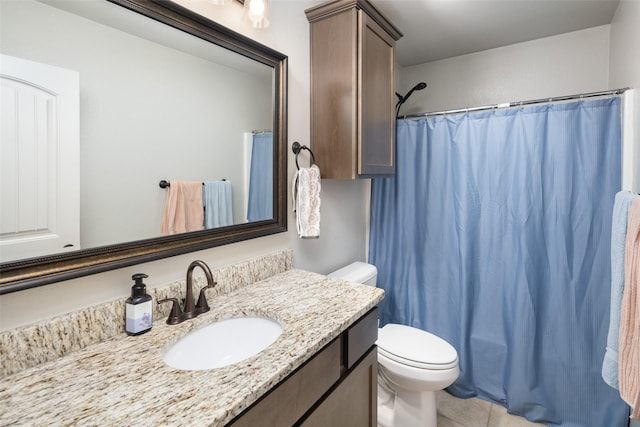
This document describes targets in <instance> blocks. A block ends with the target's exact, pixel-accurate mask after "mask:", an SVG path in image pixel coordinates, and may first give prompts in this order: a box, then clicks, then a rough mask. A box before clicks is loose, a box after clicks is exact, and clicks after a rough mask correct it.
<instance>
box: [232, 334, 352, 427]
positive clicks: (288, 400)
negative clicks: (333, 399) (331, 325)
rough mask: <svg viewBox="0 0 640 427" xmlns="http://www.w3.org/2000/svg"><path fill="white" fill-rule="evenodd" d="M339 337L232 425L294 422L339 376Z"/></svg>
mask: <svg viewBox="0 0 640 427" xmlns="http://www.w3.org/2000/svg"><path fill="white" fill-rule="evenodd" d="M340 350H341V345H340V338H336V339H335V340H333V341H332V342H331V343H330V344H329V345H327V346H326V347H325V348H324V349H323V350H320V352H318V353H317V354H316V355H315V356H314V357H313V358H312V359H311V360H309V361H308V362H307V363H305V364H304V365H302V366H301V367H300V368H298V370H296V371H295V372H294V373H293V374H291V375H290V376H289V377H288V378H286V379H285V380H283V381H282V382H281V383H280V384H279V385H277V386H276V387H275V388H274V389H273V390H272V391H270V392H269V393H268V394H266V395H265V396H264V397H263V398H262V399H261V400H259V401H258V402H257V403H255V404H254V405H253V406H251V407H250V408H249V409H248V410H246V411H245V412H244V413H243V414H241V415H240V416H239V417H238V418H236V419H235V420H233V421H232V422H231V423H230V424H229V426H233V427H240V426H247V427H255V426H291V425H293V424H294V423H295V422H296V421H297V420H298V419H299V418H300V417H302V415H304V414H305V412H307V411H308V410H309V408H311V407H312V406H313V405H314V404H315V403H316V402H317V401H318V400H319V399H320V398H321V397H322V395H324V394H325V393H326V392H327V390H329V389H330V388H331V386H333V385H334V384H335V383H336V382H337V381H338V380H339V379H340Z"/></svg>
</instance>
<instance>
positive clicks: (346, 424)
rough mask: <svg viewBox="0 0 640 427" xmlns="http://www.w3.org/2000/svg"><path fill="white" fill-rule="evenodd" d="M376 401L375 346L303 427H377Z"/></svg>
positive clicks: (376, 364)
mask: <svg viewBox="0 0 640 427" xmlns="http://www.w3.org/2000/svg"><path fill="white" fill-rule="evenodd" d="M377 399H378V351H377V347H375V346H373V347H372V348H371V349H370V350H369V352H368V353H367V354H366V356H365V357H364V358H363V359H362V360H361V361H360V362H359V363H358V364H357V365H356V366H355V367H354V368H353V370H351V372H349V373H348V374H347V375H346V377H345V378H344V379H343V380H342V381H341V382H340V383H339V384H338V385H337V386H336V388H335V389H334V390H333V392H332V393H331V394H330V395H328V396H327V398H326V399H325V400H324V401H323V402H322V403H320V405H319V406H318V407H317V408H316V409H315V410H314V411H313V412H312V413H311V415H309V417H308V418H307V419H305V420H304V421H303V422H302V423H301V424H300V426H304V427H316V426H317V427H326V426H332V427H365V426H368V427H375V426H376V425H377V423H378V410H377V403H378V402H377Z"/></svg>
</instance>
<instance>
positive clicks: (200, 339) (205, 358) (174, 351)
mask: <svg viewBox="0 0 640 427" xmlns="http://www.w3.org/2000/svg"><path fill="white" fill-rule="evenodd" d="M280 334H282V326H280V324H279V323H278V322H275V321H273V320H270V319H265V318H263V317H238V318H235V319H227V320H221V321H219V322H215V323H212V324H210V325H207V326H203V327H202V328H200V329H197V330H195V331H193V332H190V333H189V334H188V335H186V336H185V337H184V338H182V339H181V340H180V341H178V342H177V343H175V344H174V345H172V346H171V347H169V348H168V349H167V350H166V351H165V353H164V356H163V359H164V361H165V363H166V364H167V365H169V366H171V367H173V368H176V369H183V370H187V371H198V370H203V369H214V368H221V367H223V366H227V365H232V364H234V363H237V362H240V361H242V360H244V359H247V358H248V357H251V356H253V355H256V354H258V353H260V352H261V351H262V350H264V349H265V348H267V347H269V346H270V345H271V344H272V343H273V342H274V341H275V340H276V339H278V337H279V336H280Z"/></svg>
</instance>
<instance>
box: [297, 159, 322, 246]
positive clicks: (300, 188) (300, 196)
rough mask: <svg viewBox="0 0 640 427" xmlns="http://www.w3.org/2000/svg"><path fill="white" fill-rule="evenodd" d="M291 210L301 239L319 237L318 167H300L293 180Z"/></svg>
mask: <svg viewBox="0 0 640 427" xmlns="http://www.w3.org/2000/svg"><path fill="white" fill-rule="evenodd" d="M293 211H294V212H295V214H296V225H297V228H298V236H299V237H300V238H301V239H317V238H318V237H320V169H319V168H318V166H316V165H311V167H309V168H300V169H299V170H298V172H297V173H296V177H295V179H294V182H293Z"/></svg>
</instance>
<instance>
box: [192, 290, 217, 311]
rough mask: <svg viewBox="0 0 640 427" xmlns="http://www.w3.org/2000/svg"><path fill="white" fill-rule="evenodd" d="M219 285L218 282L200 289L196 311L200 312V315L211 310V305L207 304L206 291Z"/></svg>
mask: <svg viewBox="0 0 640 427" xmlns="http://www.w3.org/2000/svg"><path fill="white" fill-rule="evenodd" d="M217 284H218V283H217V282H213V283H211V284H208V285H207V286H205V287H203V288H202V289H200V296H199V297H198V302H197V303H196V311H197V312H198V314H202V313H206V312H207V311H209V310H211V309H210V308H209V304H208V303H207V296H206V295H205V292H204V291H205V290H206V289H210V288H213V287H215V286H216V285H217Z"/></svg>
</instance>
